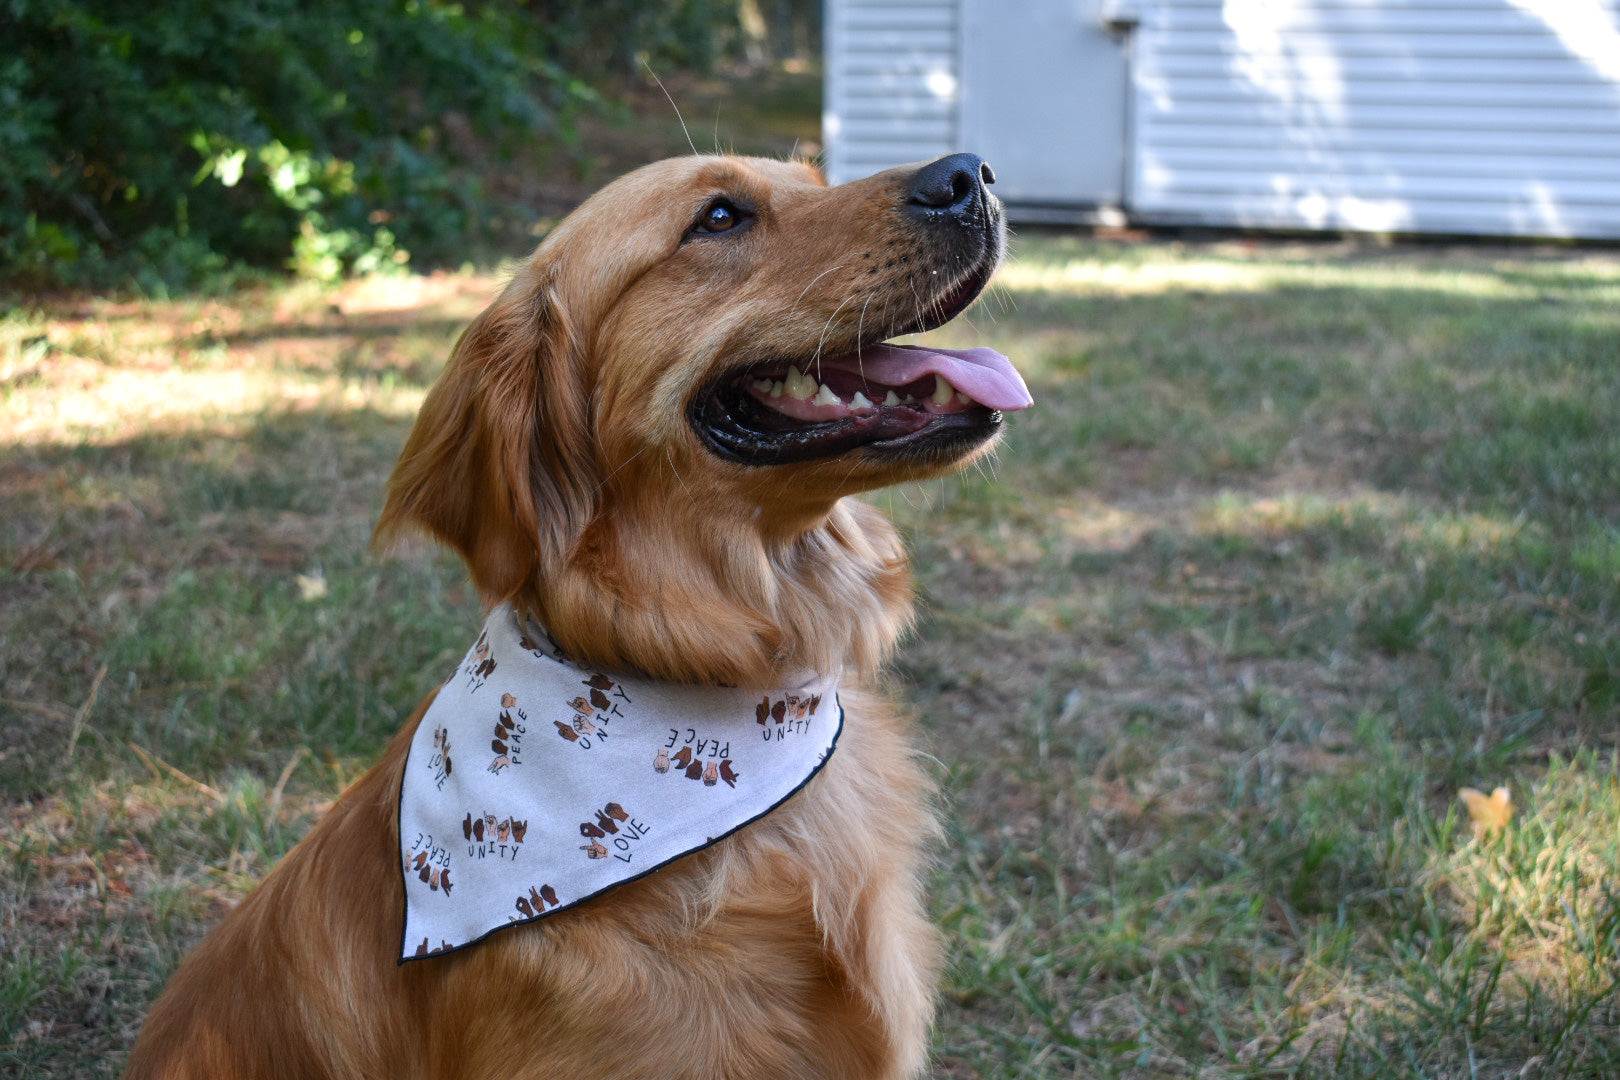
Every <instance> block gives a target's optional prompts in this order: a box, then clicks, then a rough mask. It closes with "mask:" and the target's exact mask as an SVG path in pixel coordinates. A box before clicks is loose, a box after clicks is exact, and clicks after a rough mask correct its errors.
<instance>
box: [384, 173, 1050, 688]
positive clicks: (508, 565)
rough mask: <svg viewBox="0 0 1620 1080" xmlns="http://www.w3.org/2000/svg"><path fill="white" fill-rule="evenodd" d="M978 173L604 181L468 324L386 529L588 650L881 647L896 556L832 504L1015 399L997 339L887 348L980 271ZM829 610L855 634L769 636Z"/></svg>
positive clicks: (881, 535) (972, 443) (791, 656)
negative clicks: (835, 179) (428, 540)
mask: <svg viewBox="0 0 1620 1080" xmlns="http://www.w3.org/2000/svg"><path fill="white" fill-rule="evenodd" d="M992 179H993V177H992V176H991V174H990V170H989V168H988V167H987V166H985V165H984V163H983V162H981V161H980V160H979V159H978V158H976V157H973V156H972V155H968V154H958V155H953V156H951V157H947V158H942V159H940V160H938V161H935V162H932V163H929V164H927V165H923V166H921V167H917V166H911V167H904V168H900V169H893V170H890V171H888V172H884V173H880V174H878V175H876V176H873V177H870V178H868V179H866V180H861V181H857V182H854V183H850V184H844V185H842V186H839V187H835V188H829V187H827V186H826V185H825V184H824V183H823V181H822V179H821V177H820V175H819V174H818V173H817V172H816V170H815V169H813V168H812V167H810V166H808V165H806V164H803V163H799V162H781V161H769V160H762V159H755V158H736V157H719V156H716V157H691V158H679V159H673V160H670V161H664V162H659V163H657V164H654V165H649V166H647V167H645V168H643V169H640V170H637V171H636V172H633V173H631V174H629V175H627V176H625V177H622V178H621V179H619V180H617V181H615V182H613V183H612V184H610V185H608V186H607V187H606V188H604V189H603V190H602V191H600V192H598V193H597V194H596V195H595V196H593V197H592V198H591V199H589V200H588V201H587V202H586V203H585V204H584V205H582V206H581V207H580V208H579V209H578V210H576V211H575V212H574V213H573V214H571V215H569V217H568V218H567V219H566V220H565V221H564V222H563V223H562V224H561V225H559V226H558V227H557V228H556V229H555V230H553V231H552V233H551V234H550V235H549V236H548V237H547V238H546V240H545V242H544V243H542V244H541V245H540V247H539V249H538V250H537V251H536V252H535V253H534V254H533V255H532V256H531V257H530V258H529V259H528V260H527V261H526V262H525V263H524V264H523V265H522V266H521V267H520V268H519V269H518V270H517V272H516V274H515V276H514V277H513V280H512V281H511V283H510V284H509V285H508V286H507V288H506V290H505V291H504V292H503V293H502V295H501V297H500V298H499V299H498V300H497V301H496V302H495V303H494V304H493V305H492V306H491V307H490V308H489V309H488V310H487V311H485V312H484V313H483V314H482V315H480V316H479V317H478V318H477V319H476V320H475V321H474V322H473V324H472V325H471V326H470V327H469V328H468V329H467V331H466V332H465V333H464V334H463V336H462V338H461V340H460V342H459V343H458V344H457V346H456V350H455V353H454V355H453V356H452V358H451V360H450V363H449V364H448V366H447V367H446V369H445V372H444V374H443V376H442V377H441V379H440V381H439V382H438V383H437V384H436V385H435V387H434V388H433V390H432V391H431V392H430V394H429V395H428V398H427V400H426V402H425V403H424V405H423V407H422V412H421V415H420V417H419V418H418V420H417V424H416V427H415V429H414V430H413V431H412V433H411V437H410V439H409V441H408V443H407V445H406V447H405V450H404V453H403V454H402V456H401V459H400V463H399V466H398V468H397V469H396V470H395V473H394V477H393V479H392V480H391V482H390V485H389V493H388V502H387V505H386V507H385V508H384V511H383V515H382V519H381V521H380V523H379V525H378V535H379V538H381V539H385V540H386V539H388V538H390V537H391V536H393V535H394V534H396V533H397V532H399V531H400V530H401V529H404V528H407V527H413V526H414V527H419V528H424V529H426V530H427V531H428V532H430V533H432V534H433V535H435V536H437V537H438V538H439V539H441V540H443V541H445V542H446V543H448V544H450V545H451V546H453V547H454V548H456V549H457V550H458V551H459V552H460V553H461V554H462V555H463V556H464V557H465V558H466V560H467V563H468V566H469V567H470V569H471V572H472V576H473V580H474V582H475V583H476V584H477V586H478V587H479V589H480V591H481V592H482V593H483V595H484V596H485V597H486V599H488V600H489V601H491V602H498V601H502V600H511V601H513V602H514V603H518V604H520V605H521V606H524V607H526V608H528V609H529V610H530V611H532V612H533V613H534V614H535V615H536V616H537V617H539V618H540V619H541V621H542V622H543V623H544V624H545V625H546V626H547V627H548V628H549V629H550V631H551V633H552V635H553V637H555V638H556V640H557V641H558V643H559V644H560V645H562V646H563V647H564V648H565V649H567V650H568V651H569V652H570V653H571V654H573V655H575V656H576V657H578V658H582V659H587V660H590V661H593V662H595V663H597V664H600V665H602V666H613V665H623V666H630V667H636V668H640V669H641V670H644V671H648V672H649V673H651V674H658V675H665V676H668V677H675V678H696V679H719V680H721V681H739V680H742V679H752V678H758V677H761V672H762V669H763V668H768V667H770V666H771V665H773V664H782V663H802V664H810V665H812V666H823V667H824V666H825V665H827V664H828V663H842V662H845V661H846V660H848V661H853V662H855V663H857V664H862V665H864V664H867V663H869V662H872V661H875V659H876V654H877V653H878V652H881V651H882V649H883V648H884V647H886V645H887V642H888V641H891V640H892V639H893V636H894V634H895V633H896V632H897V630H898V627H899V625H900V624H901V623H902V622H903V619H904V614H903V611H904V593H905V586H904V582H903V572H902V571H901V569H900V556H899V550H898V545H897V543H896V542H895V540H894V537H893V534H892V531H891V530H890V529H889V528H888V526H887V524H886V522H883V521H882V519H881V518H880V517H879V516H878V515H877V514H876V513H875V512H874V511H872V510H871V509H870V508H869V507H866V506H865V505H864V504H860V503H850V502H846V501H843V500H842V497H843V496H845V495H848V494H851V493H854V492H858V491H862V490H867V489H871V488H874V487H879V486H882V485H886V484H891V483H895V482H897V481H900V480H906V479H913V478H918V477H923V476H928V475H933V474H936V473H939V472H942V471H945V470H949V469H953V468H956V467H959V466H960V465H962V464H963V463H965V462H967V461H968V460H971V459H972V458H973V457H974V456H976V455H978V454H979V453H982V452H983V451H984V450H985V449H986V448H987V447H988V446H989V445H990V443H991V442H992V440H993V439H994V437H995V435H996V433H997V431H998V429H999V426H1000V424H1001V413H1002V411H1003V410H1007V409H1015V408H1022V407H1024V406H1025V405H1027V404H1028V403H1029V397H1028V394H1027V393H1026V392H1025V390H1024V386H1023V383H1022V381H1021V380H1020V379H1019V377H1018V375H1017V373H1016V372H1015V371H1014V370H1013V368H1012V367H1011V365H1009V364H1008V363H1007V362H1006V360H1005V359H1003V358H1002V357H1000V356H999V355H998V354H995V353H993V352H991V351H990V350H988V349H975V350H970V351H968V352H966V353H954V352H948V351H938V350H927V349H921V348H915V347H905V346H894V345H888V344H884V343H885V342H886V341H887V340H888V339H889V338H892V337H896V336H899V335H903V334H909V333H915V332H918V331H922V330H927V329H932V328H934V327H936V326H939V325H941V324H943V323H945V322H947V321H949V320H950V319H951V318H954V317H955V316H956V315H957V314H959V313H960V312H961V311H962V310H963V309H964V308H966V307H967V306H968V305H969V304H970V303H971V302H972V301H973V300H974V299H975V298H976V297H977V296H978V295H979V293H980V292H981V291H982V290H983V289H984V287H985V285H986V283H987V282H988V281H989V278H990V275H991V273H992V272H993V271H994V269H995V267H996V265H997V263H998V262H999V260H1000V258H1001V254H1002V248H1003V239H1002V236H1003V229H1002V219H1001V212H1000V208H999V205H998V203H997V202H996V200H995V199H994V197H992V196H991V195H990V194H989V192H988V190H987V187H986V185H987V184H988V183H989V182H990V181H991V180H992ZM863 593H864V594H867V595H865V596H863V595H862V594H863ZM829 609H831V610H829ZM829 621H830V622H832V623H837V624H842V625H840V626H838V627H837V630H836V634H835V635H834V637H836V636H837V635H838V634H841V635H843V636H844V638H845V645H848V646H850V647H849V648H847V649H846V648H844V647H843V646H840V645H838V644H837V642H836V641H834V640H833V638H828V639H827V640H825V641H822V640H820V638H821V637H823V636H825V632H824V631H822V630H818V629H814V628H813V626H810V625H789V624H798V623H808V624H820V623H825V622H829ZM852 621H855V622H861V623H864V624H868V625H869V627H870V630H869V631H868V630H862V629H857V630H855V631H854V634H855V637H856V638H857V639H858V638H860V637H861V636H862V635H863V634H866V633H868V632H869V633H870V634H871V635H872V636H873V637H874V641H873V642H872V643H864V642H863V641H861V640H855V641H853V642H850V641H848V637H849V635H850V633H851V631H850V624H851V622H852ZM812 637H814V638H816V639H817V640H816V641H814V642H812V641H811V640H810V638H812ZM717 639H723V641H722V640H717ZM879 639H881V640H879ZM750 641H751V642H752V646H751V647H750V646H749V645H748V644H747V643H748V642H750ZM739 649H740V650H741V653H740V654H738V655H735V656H732V657H731V658H729V659H728V658H725V657H723V656H722V655H721V653H722V652H726V651H730V652H733V653H735V652H736V651H737V650H739ZM683 657H684V658H683ZM694 657H695V658H696V659H693V658H694Z"/></svg>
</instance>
